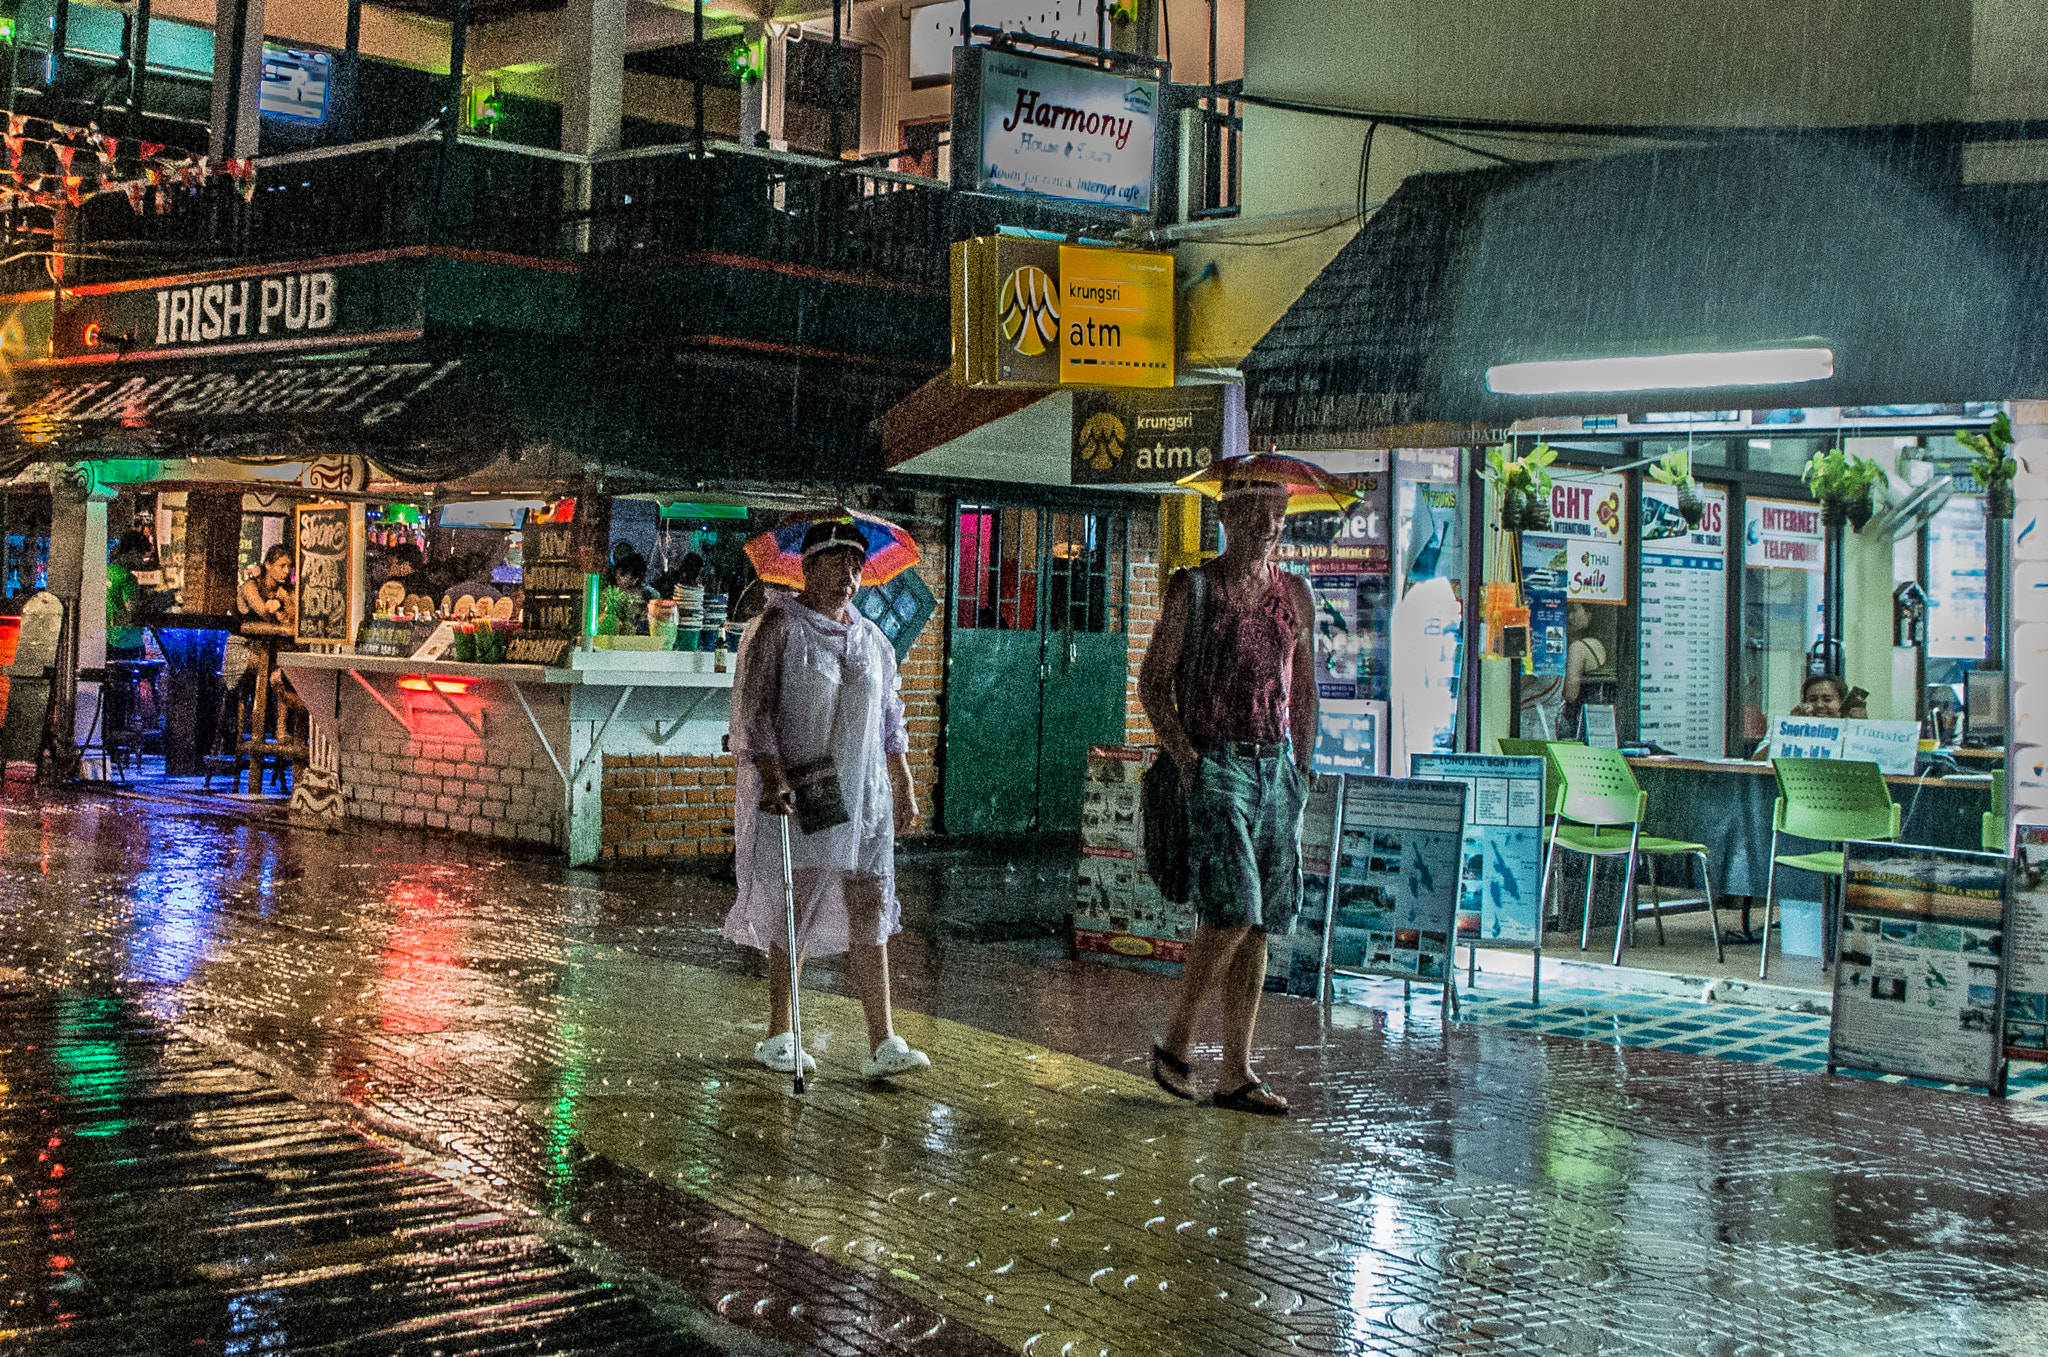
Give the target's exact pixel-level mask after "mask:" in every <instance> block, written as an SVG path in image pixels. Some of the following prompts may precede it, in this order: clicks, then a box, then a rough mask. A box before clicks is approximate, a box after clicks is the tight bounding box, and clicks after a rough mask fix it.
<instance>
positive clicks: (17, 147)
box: [0, 137, 28, 170]
mask: <svg viewBox="0 0 2048 1357" xmlns="http://www.w3.org/2000/svg"><path fill="white" fill-rule="evenodd" d="M27 141H28V138H27V137H0V142H5V143H6V146H7V168H8V169H10V170H19V169H20V168H21V148H22V147H23V145H25V144H26V143H27Z"/></svg>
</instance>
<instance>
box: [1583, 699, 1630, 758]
mask: <svg viewBox="0 0 2048 1357" xmlns="http://www.w3.org/2000/svg"><path fill="white" fill-rule="evenodd" d="M1579 715H1580V717H1581V720H1580V727H1581V729H1580V731H1579V734H1580V736H1581V737H1582V738H1583V739H1584V740H1585V741H1586V744H1587V746H1588V747H1589V748H1592V749H1619V748H1621V737H1620V735H1619V733H1618V732H1617V731H1616V730H1615V726H1614V708H1613V707H1612V706H1611V705H1609V704H1608V703H1605V702H1588V703H1587V704H1586V705H1585V706H1583V707H1581V708H1579Z"/></svg>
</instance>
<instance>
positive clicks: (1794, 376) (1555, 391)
mask: <svg viewBox="0 0 2048 1357" xmlns="http://www.w3.org/2000/svg"><path fill="white" fill-rule="evenodd" d="M1834 375H1835V351H1834V350H1833V349H1804V348H1802V349H1738V350H1734V351H1732V352H1727V353H1659V354H1649V355H1644V356H1639V357H1630V358H1567V359H1558V360H1554V361H1546V362H1536V363H1502V364H1500V365H1499V366H1497V367H1490V368H1488V369H1487V370H1486V389H1487V390H1488V391H1491V392H1493V393H1494V394H1495V395H1497V396H1556V395H1565V394H1571V393H1578V392H1587V393H1594V392H1611V391H1696V390H1706V389H1711V388H1715V387H1724V386H1783V385H1786V384H1788V383H1791V382H1819V381H1825V380H1826V379H1827V378H1829V377H1832V376H1834Z"/></svg>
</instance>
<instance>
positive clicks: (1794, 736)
mask: <svg viewBox="0 0 2048 1357" xmlns="http://www.w3.org/2000/svg"><path fill="white" fill-rule="evenodd" d="M1771 757H1772V758H1774V759H1854V760H1856V761H1858V762H1865V763H1874V764H1876V765H1877V766H1878V769H1879V771H1881V772H1884V773H1888V774H1893V775H1896V776H1901V777H1903V776H1905V775H1907V774H1909V773H1911V772H1912V771H1913V769H1914V766H1915V765H1916V763H1917V762H1918V760H1919V757H1920V724H1919V723H1918V722H1917V721H1847V720H1841V719H1832V718H1827V717H1820V716H1781V717H1779V718H1778V720H1777V722H1776V723H1775V724H1774V725H1773V726H1772V727H1771Z"/></svg>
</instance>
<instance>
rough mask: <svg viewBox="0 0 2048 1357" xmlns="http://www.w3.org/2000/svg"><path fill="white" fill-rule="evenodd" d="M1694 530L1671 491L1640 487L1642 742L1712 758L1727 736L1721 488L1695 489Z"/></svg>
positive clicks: (1725, 551)
mask: <svg viewBox="0 0 2048 1357" xmlns="http://www.w3.org/2000/svg"><path fill="white" fill-rule="evenodd" d="M1700 499H1701V500H1702V501H1704V503H1705V506H1706V511H1705V513H1703V514H1702V515H1701V516H1700V523H1699V526H1698V527H1697V528H1688V527H1686V524H1685V519H1684V517H1683V516H1681V515H1680V514H1679V512H1678V492H1677V491H1676V490H1674V489H1672V488H1671V487H1670V486H1668V485H1659V484H1657V483H1656V482H1654V481H1652V482H1648V483H1646V484H1645V485H1644V486H1643V611H1642V646H1641V651H1640V655H1641V685H1640V688H1639V690H1638V691H1639V692H1640V694H1641V709H1640V712H1639V714H1638V717H1637V723H1636V731H1637V734H1638V737H1639V738H1641V739H1642V740H1643V741H1644V742H1646V743H1649V744H1654V745H1656V746H1657V747H1658V748H1660V749H1666V750H1669V751H1670V752H1672V753H1674V754H1685V755H1689V756H1691V757H1693V758H1701V759H1718V758H1720V757H1722V756H1723V755H1724V754H1726V753H1727V752H1728V751H1727V739H1728V733H1727V732H1728V722H1727V681H1728V532H1727V523H1728V492H1727V491H1726V490H1723V489H1721V488H1719V487H1716V486H1702V487H1701V488H1700Z"/></svg>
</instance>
